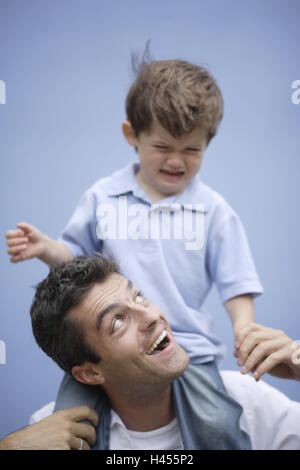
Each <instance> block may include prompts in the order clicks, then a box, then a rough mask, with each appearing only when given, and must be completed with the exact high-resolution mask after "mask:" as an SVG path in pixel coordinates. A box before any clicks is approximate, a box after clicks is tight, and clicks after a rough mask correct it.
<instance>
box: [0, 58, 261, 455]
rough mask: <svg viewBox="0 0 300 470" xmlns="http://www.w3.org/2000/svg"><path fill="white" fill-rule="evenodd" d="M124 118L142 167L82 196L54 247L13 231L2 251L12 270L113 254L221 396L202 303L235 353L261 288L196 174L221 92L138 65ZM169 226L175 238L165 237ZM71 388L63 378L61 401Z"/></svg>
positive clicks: (167, 64)
mask: <svg viewBox="0 0 300 470" xmlns="http://www.w3.org/2000/svg"><path fill="white" fill-rule="evenodd" d="M126 113H127V120H126V121H125V122H123V124H122V130H123V133H124V136H125V138H126V140H127V142H128V143H129V144H130V145H132V146H133V147H135V149H136V151H137V153H138V157H139V164H130V165H129V166H127V167H126V168H124V169H122V170H120V171H117V172H115V173H114V174H113V175H112V176H110V177H108V178H103V179H101V180H99V181H97V182H96V183H95V184H94V185H93V186H92V187H91V188H90V189H88V190H87V191H86V192H85V194H84V195H83V197H82V198H81V200H80V202H79V204H78V206H77V208H76V210H75V212H74V214H73V216H72V218H71V220H70V221H69V223H68V225H67V226H66V228H65V230H64V232H63V234H62V235H61V237H60V239H59V240H58V241H54V240H52V239H50V238H49V237H47V236H46V235H44V234H42V233H41V232H39V231H38V230H37V229H36V228H35V227H33V226H32V225H30V224H28V223H25V222H24V223H20V224H18V225H17V227H18V229H19V230H17V231H16V230H10V231H8V232H7V234H6V236H7V239H8V245H9V247H10V248H9V250H8V253H9V254H10V255H12V259H11V261H12V262H18V261H21V260H24V259H28V258H32V257H38V258H39V259H41V260H42V261H44V262H45V263H47V264H49V265H52V264H59V263H62V262H64V261H67V260H69V259H71V258H72V257H74V256H78V255H94V254H95V252H102V254H104V255H106V254H112V255H113V256H114V258H115V259H117V260H118V261H119V262H120V272H121V273H122V274H123V275H124V276H126V277H127V278H128V279H130V280H131V281H132V282H133V283H134V284H135V285H137V286H139V287H141V288H142V289H143V292H144V295H145V296H146V297H148V298H149V299H151V301H152V302H154V303H156V304H157V305H158V306H159V307H160V308H161V309H162V310H163V311H164V312H165V314H166V316H167V318H168V320H169V322H170V325H171V328H172V330H173V332H174V335H175V337H176V339H177V341H178V343H179V344H180V345H181V346H182V347H183V348H184V349H185V350H186V351H187V353H188V355H189V357H190V359H191V362H192V363H193V364H201V367H202V368H204V369H205V370H206V371H207V373H208V374H210V376H211V377H213V379H214V381H215V382H216V384H217V385H218V387H221V388H222V389H224V387H223V384H222V380H221V378H220V375H219V373H218V370H217V367H216V363H218V361H219V360H220V359H221V358H222V355H223V346H222V343H221V341H220V340H219V339H218V338H216V337H214V336H213V335H212V334H211V332H210V317H209V315H208V314H207V313H206V311H205V310H204V309H203V308H202V304H203V302H204V300H205V298H206V296H207V294H208V292H209V291H210V289H211V286H212V284H213V282H215V284H216V286H217V288H218V291H219V294H220V298H221V301H222V303H224V305H225V308H226V310H227V312H228V314H229V316H230V318H231V321H232V324H233V330H234V336H235V347H236V348H238V347H239V341H240V336H239V332H240V331H242V330H243V329H244V328H245V326H247V325H248V324H250V323H251V322H253V321H254V306H253V296H255V295H258V294H260V293H262V287H261V284H260V282H259V279H258V277H257V273H256V270H255V267H254V263H253V260H252V256H251V253H250V249H249V246H248V242H247V238H246V235H245V231H244V229H243V226H242V224H241V221H240V219H239V218H238V216H237V214H236V213H235V212H234V211H233V210H232V208H231V207H230V206H229V205H228V204H227V203H226V201H225V200H224V199H223V198H222V197H221V196H220V195H219V194H218V193H216V192H215V191H214V190H212V189H211V188H209V187H208V186H207V185H205V184H204V183H203V182H202V181H201V180H200V178H199V176H198V172H199V169H200V167H201V163H202V158H203V154H204V151H205V149H206V147H207V145H208V144H209V142H210V140H211V139H212V138H213V136H214V135H215V134H216V132H217V129H218V126H219V124H220V121H221V119H222V115H223V100H222V95H221V92H220V90H219V88H218V86H217V84H216V82H215V80H214V78H213V77H212V76H211V75H210V73H209V72H208V71H207V70H206V69H204V68H202V67H199V66H196V65H192V64H190V63H188V62H185V61H180V60H171V61H153V62H149V63H145V62H143V63H142V65H141V67H140V71H139V74H138V75H137V78H136V80H135V81H134V83H133V84H132V86H131V88H130V90H129V93H128V96H127V100H126ZM135 216H136V218H135V219H134V217H135ZM172 223H173V225H174V226H173V232H172V233H171V230H170V231H169V232H168V233H167V236H165V234H166V228H170V225H171V224H172ZM194 227H196V229H195V230H194ZM180 229H181V231H180ZM182 229H183V232H184V233H182ZM192 237H194V239H196V241H195V242H191V241H190V240H191V239H192ZM71 387H72V386H71V385H70V380H69V381H66V379H65V383H64V385H63V387H62V390H61V392H60V395H59V397H58V401H57V402H58V403H59V400H60V397H61V395H63V394H65V396H66V395H68V393H67V391H68V390H69V391H71ZM62 402H64V400H63V399H62ZM215 419H216V421H217V416H216V417H215ZM238 439H239V438H238V437H237V441H238ZM238 445H239V444H238ZM243 446H245V443H244V444H242V447H243ZM246 446H247V444H246ZM237 448H238V446H237Z"/></svg>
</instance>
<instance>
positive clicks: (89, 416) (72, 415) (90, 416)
mask: <svg viewBox="0 0 300 470" xmlns="http://www.w3.org/2000/svg"><path fill="white" fill-rule="evenodd" d="M65 412H66V414H67V416H68V417H69V419H71V420H72V421H82V420H84V419H86V420H88V421H90V422H91V423H92V424H93V425H94V426H97V425H98V422H99V416H98V413H96V411H95V410H93V408H90V407H89V406H76V407H74V408H69V409H68V410H65Z"/></svg>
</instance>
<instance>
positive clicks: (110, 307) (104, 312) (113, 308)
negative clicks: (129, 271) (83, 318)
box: [96, 280, 133, 331]
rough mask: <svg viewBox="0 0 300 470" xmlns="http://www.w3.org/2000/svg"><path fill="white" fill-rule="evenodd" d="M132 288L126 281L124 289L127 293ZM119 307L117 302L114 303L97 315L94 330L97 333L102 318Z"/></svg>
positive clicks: (130, 283)
mask: <svg viewBox="0 0 300 470" xmlns="http://www.w3.org/2000/svg"><path fill="white" fill-rule="evenodd" d="M132 288H133V284H132V282H131V281H130V280H128V282H127V287H126V289H127V290H128V291H131V290H132ZM120 307H121V304H120V303H118V302H115V303H114V304H111V305H108V307H106V308H105V309H104V310H102V312H100V313H99V314H98V316H97V319H96V328H97V330H98V331H99V330H100V328H101V323H102V321H103V318H104V317H105V316H106V315H108V314H109V313H111V312H112V311H113V310H117V309H119V308H120Z"/></svg>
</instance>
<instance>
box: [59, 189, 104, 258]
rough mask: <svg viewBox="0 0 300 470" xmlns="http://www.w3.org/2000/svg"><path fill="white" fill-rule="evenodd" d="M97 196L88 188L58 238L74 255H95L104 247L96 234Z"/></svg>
mask: <svg viewBox="0 0 300 470" xmlns="http://www.w3.org/2000/svg"><path fill="white" fill-rule="evenodd" d="M96 211H97V202H96V196H95V195H94V193H93V192H92V191H91V190H88V191H86V192H85V193H84V195H83V196H82V197H81V199H80V201H79V203H78V205H77V207H76V209H75V211H74V213H73V215H72V217H71V219H70V221H69V222H68V224H67V226H66V227H65V229H64V230H63V232H62V234H61V235H60V237H59V238H58V241H60V242H62V243H64V244H65V245H66V246H67V247H68V248H69V250H70V251H71V253H72V254H73V256H82V255H89V256H94V255H95V253H96V252H100V251H101V249H102V243H101V240H99V239H98V238H97V235H96V224H97V221H96Z"/></svg>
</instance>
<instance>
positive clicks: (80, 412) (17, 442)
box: [0, 406, 98, 450]
mask: <svg viewBox="0 0 300 470" xmlns="http://www.w3.org/2000/svg"><path fill="white" fill-rule="evenodd" d="M82 420H88V421H90V422H91V423H92V424H93V426H97V424H98V414H97V413H96V411H95V410H93V409H92V408H89V407H88V406H78V407H75V408H70V409H68V410H63V411H56V412H55V413H53V414H52V415H50V416H48V417H47V418H45V419H43V420H41V421H39V422H38V423H36V424H32V425H30V426H27V427H26V428H23V429H21V430H20V431H17V432H15V433H12V434H9V435H8V436H6V437H5V438H4V439H3V440H2V441H1V442H0V450H77V449H79V447H80V445H81V439H83V440H84V447H83V450H90V449H91V447H90V446H92V445H94V443H95V441H96V431H95V428H94V427H93V426H92V425H90V424H85V423H78V421H82Z"/></svg>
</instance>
